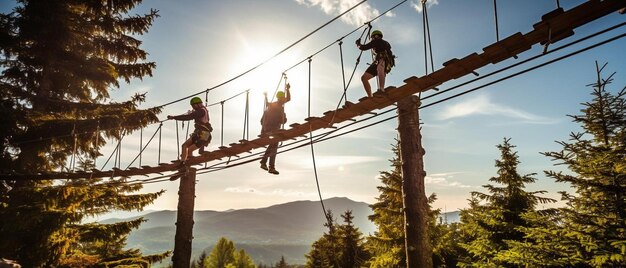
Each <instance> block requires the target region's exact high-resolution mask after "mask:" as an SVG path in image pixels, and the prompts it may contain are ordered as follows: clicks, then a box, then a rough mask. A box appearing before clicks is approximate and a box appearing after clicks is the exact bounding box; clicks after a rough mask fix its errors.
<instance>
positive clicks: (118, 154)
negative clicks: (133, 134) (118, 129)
mask: <svg viewBox="0 0 626 268" xmlns="http://www.w3.org/2000/svg"><path fill="white" fill-rule="evenodd" d="M123 139H124V134H122V137H120V143H119V145H118V146H119V147H120V148H119V149H118V150H117V167H118V168H121V167H122V140H123Z"/></svg>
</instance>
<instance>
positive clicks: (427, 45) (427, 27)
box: [422, 0, 435, 75]
mask: <svg viewBox="0 0 626 268" xmlns="http://www.w3.org/2000/svg"><path fill="white" fill-rule="evenodd" d="M422 11H423V12H422V22H423V32H424V70H425V72H426V75H428V58H429V57H428V56H429V55H430V67H431V68H430V70H431V71H433V72H434V71H435V64H434V60H433V46H432V41H431V38H430V23H429V19H428V7H427V6H426V0H422ZM428 51H430V54H429V53H428Z"/></svg>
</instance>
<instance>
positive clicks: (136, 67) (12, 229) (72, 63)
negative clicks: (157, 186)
mask: <svg viewBox="0 0 626 268" xmlns="http://www.w3.org/2000/svg"><path fill="white" fill-rule="evenodd" d="M139 2H141V1H140V0H120V1H73V0H72V1H65V0H48V1H26V0H18V1H17V6H16V7H15V9H14V10H13V12H11V13H9V14H0V37H1V38H0V39H2V41H0V51H1V52H2V59H1V60H0V70H2V73H1V74H0V118H1V119H0V128H2V131H1V132H2V133H1V134H0V149H1V153H0V169H2V170H3V172H16V173H23V174H33V173H44V174H45V173H47V172H53V171H69V170H72V169H75V167H74V166H70V165H68V164H67V159H68V158H70V157H71V156H75V157H76V159H80V160H81V161H76V162H81V163H80V165H79V166H78V168H79V169H90V168H93V167H94V163H93V159H95V157H97V156H99V155H100V153H99V149H100V148H101V147H102V146H104V145H105V143H106V140H105V138H104V137H108V138H112V137H117V138H119V137H121V136H122V135H124V134H126V133H129V132H131V131H134V130H138V129H140V128H141V127H144V126H146V125H147V124H148V123H151V122H156V121H157V120H158V119H157V117H156V113H158V112H159V109H150V110H140V109H138V105H139V104H140V103H141V102H143V101H145V95H141V94H138V95H136V96H135V97H133V98H132V99H131V100H128V101H126V102H122V103H112V102H110V101H108V97H109V93H108V91H109V90H110V89H111V88H113V87H119V82H118V81H120V80H124V81H126V82H130V80H131V79H134V78H139V79H141V78H142V77H144V76H146V75H151V72H152V69H153V68H154V67H155V63H153V62H144V60H145V59H146V55H147V53H146V52H145V51H143V50H142V49H141V48H140V47H139V46H140V44H141V41H139V40H137V39H135V36H139V35H141V34H143V33H145V32H146V31H147V30H148V28H149V27H150V25H151V24H152V22H153V20H154V19H155V18H156V17H157V16H158V15H157V12H156V11H155V10H151V11H150V12H149V14H146V15H143V16H142V15H136V16H132V17H131V16H127V15H126V13H127V12H128V11H129V10H131V9H132V8H134V7H135V6H136V5H137V4H139ZM96 129H100V130H103V131H102V132H95V130H96ZM125 181H126V178H121V179H113V180H111V181H105V180H103V179H84V180H70V181H64V182H56V183H55V182H52V181H26V180H21V181H14V182H8V183H7V182H3V183H2V184H0V218H2V219H3V221H2V222H0V237H2V239H1V241H0V252H2V253H3V254H4V256H3V257H9V258H13V259H16V260H18V261H19V262H20V263H21V264H22V265H23V266H25V267H41V266H66V267H86V266H98V265H100V266H101V265H108V264H107V263H110V264H111V265H114V264H115V265H118V264H119V265H127V266H128V265H135V264H137V265H139V266H146V264H147V265H149V264H150V263H152V262H153V261H155V260H159V259H162V258H163V257H164V256H166V254H159V255H155V256H142V255H141V253H140V252H139V251H137V250H122V248H123V247H124V244H125V241H126V236H127V235H128V233H129V232H130V231H131V230H132V229H134V228H136V227H137V226H138V224H139V222H138V221H133V222H129V223H120V224H115V225H98V224H87V225H83V224H82V222H83V220H84V219H85V218H86V217H87V216H93V215H99V214H102V213H106V212H108V211H111V210H127V211H130V210H141V209H142V208H143V207H145V206H146V205H148V204H150V203H152V202H153V201H154V199H156V198H157V197H158V196H160V195H161V194H162V192H158V193H152V194H139V195H133V194H132V193H133V192H136V191H139V190H140V189H141V185H127V184H125V183H124V182H125Z"/></svg>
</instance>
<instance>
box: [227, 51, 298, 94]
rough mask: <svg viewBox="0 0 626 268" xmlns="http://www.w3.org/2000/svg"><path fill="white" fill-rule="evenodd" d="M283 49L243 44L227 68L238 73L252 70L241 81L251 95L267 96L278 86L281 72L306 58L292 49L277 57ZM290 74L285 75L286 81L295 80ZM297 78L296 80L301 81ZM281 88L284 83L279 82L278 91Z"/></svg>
mask: <svg viewBox="0 0 626 268" xmlns="http://www.w3.org/2000/svg"><path fill="white" fill-rule="evenodd" d="M283 46H284V45H283ZM283 49H284V47H281V46H280V45H279V44H275V43H255V44H245V45H244V46H243V49H242V50H241V51H240V53H238V56H237V57H236V59H235V60H234V61H233V62H232V63H231V64H230V66H229V67H230V69H231V70H232V71H234V72H238V73H243V72H245V71H248V70H250V69H252V68H254V70H252V71H250V72H249V73H247V74H245V75H244V76H243V77H242V78H241V80H242V81H244V83H245V84H248V88H249V89H250V91H251V92H252V93H255V94H260V93H263V92H268V94H272V93H273V92H274V91H275V90H276V88H277V86H279V85H278V82H279V81H280V80H281V76H282V74H283V72H284V71H285V70H287V69H288V68H290V67H292V66H294V65H295V64H297V63H299V62H301V61H302V60H303V59H304V58H306V57H304V56H302V55H301V54H300V52H299V51H297V50H294V49H290V50H287V51H285V52H284V53H281V54H280V55H277V54H278V53H279V52H280V51H281V50H283ZM259 65H260V66H259ZM290 74H292V73H291V72H287V73H286V75H287V79H288V80H292V79H293V78H296V77H292V76H291V75H290ZM294 74H295V73H294ZM299 76H300V75H298V77H297V78H298V79H301V77H299ZM283 87H284V81H282V82H281V84H280V88H279V90H282V89H283Z"/></svg>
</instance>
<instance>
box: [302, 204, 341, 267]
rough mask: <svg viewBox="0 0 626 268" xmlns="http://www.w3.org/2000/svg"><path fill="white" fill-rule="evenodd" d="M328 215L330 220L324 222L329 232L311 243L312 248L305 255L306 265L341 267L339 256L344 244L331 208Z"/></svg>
mask: <svg viewBox="0 0 626 268" xmlns="http://www.w3.org/2000/svg"><path fill="white" fill-rule="evenodd" d="M326 216H327V217H328V219H329V221H328V222H326V223H324V226H325V227H326V228H328V232H327V233H326V232H325V233H324V234H322V237H320V238H319V239H318V240H317V241H315V242H313V245H311V250H310V251H309V253H308V254H306V255H305V257H306V259H307V262H306V265H305V267H308V268H328V267H341V266H340V259H339V257H340V252H341V248H342V245H341V243H340V237H339V233H338V229H337V223H336V222H335V219H334V216H333V213H332V211H331V210H328V211H327V212H326Z"/></svg>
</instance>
